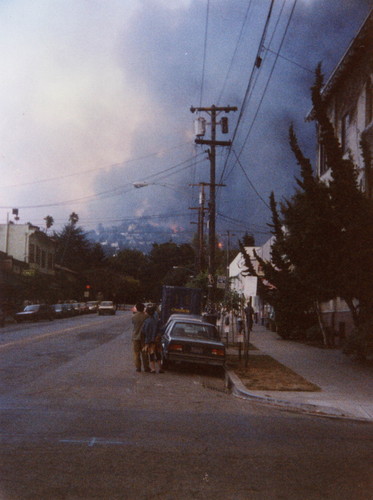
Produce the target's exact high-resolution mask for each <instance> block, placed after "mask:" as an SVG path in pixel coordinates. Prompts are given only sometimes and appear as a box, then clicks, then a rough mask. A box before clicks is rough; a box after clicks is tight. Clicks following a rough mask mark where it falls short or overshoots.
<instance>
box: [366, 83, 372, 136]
mask: <svg viewBox="0 0 373 500" xmlns="http://www.w3.org/2000/svg"><path fill="white" fill-rule="evenodd" d="M372 120H373V85H372V82H371V80H370V78H369V80H368V81H367V85H366V89H365V126H366V127H367V126H368V125H369V124H370V123H371V121H372Z"/></svg>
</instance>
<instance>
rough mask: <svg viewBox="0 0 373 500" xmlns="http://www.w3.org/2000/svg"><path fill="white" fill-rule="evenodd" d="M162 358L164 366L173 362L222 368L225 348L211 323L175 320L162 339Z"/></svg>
mask: <svg viewBox="0 0 373 500" xmlns="http://www.w3.org/2000/svg"><path fill="white" fill-rule="evenodd" d="M162 357H163V363H164V365H165V366H166V365H167V364H169V362H173V361H180V362H186V363H198V364H204V365H215V366H224V363H225V346H224V344H223V342H222V341H221V340H220V337H219V333H218V331H217V329H216V327H215V326H214V325H212V324H211V323H207V322H203V321H200V320H193V319H190V320H188V319H182V320H180V321H179V320H176V321H172V322H171V323H169V325H168V326H167V328H166V330H165V333H164V335H163V337H162Z"/></svg>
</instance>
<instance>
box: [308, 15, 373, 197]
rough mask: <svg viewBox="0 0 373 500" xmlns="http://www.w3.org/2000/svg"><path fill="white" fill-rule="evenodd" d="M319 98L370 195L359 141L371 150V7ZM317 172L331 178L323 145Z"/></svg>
mask: <svg viewBox="0 0 373 500" xmlns="http://www.w3.org/2000/svg"><path fill="white" fill-rule="evenodd" d="M322 98H323V101H324V103H325V104H326V108H327V113H328V116H329V118H330V120H331V122H332V124H333V126H334V130H335V132H336V134H337V137H338V139H339V142H340V144H341V147H342V150H343V152H344V154H345V155H346V157H347V156H348V155H351V156H352V158H353V161H354V163H355V164H356V167H357V170H358V182H359V185H360V187H361V190H362V191H364V192H366V193H367V195H368V196H370V197H372V191H373V185H372V178H371V175H370V173H369V172H366V171H365V168H364V162H363V158H362V154H361V149H360V141H361V139H364V140H365V141H366V143H367V144H368V146H369V147H370V151H371V153H372V154H373V10H371V12H370V14H369V15H368V17H367V18H366V20H365V22H364V23H363V25H362V26H361V28H360V30H359V32H358V33H357V35H356V36H355V38H354V39H353V41H352V42H351V44H350V46H349V47H348V49H347V51H346V52H345V54H344V55H343V57H342V59H341V60H340V62H339V63H338V65H337V66H336V68H335V69H334V71H333V72H332V74H331V75H330V77H329V79H328V81H327V82H326V84H325V86H324V88H323V91H322ZM317 173H318V175H319V177H320V178H321V179H322V180H324V181H325V182H328V180H329V179H330V170H329V169H328V165H327V162H326V158H325V153H324V150H323V147H322V145H319V146H318V154H317Z"/></svg>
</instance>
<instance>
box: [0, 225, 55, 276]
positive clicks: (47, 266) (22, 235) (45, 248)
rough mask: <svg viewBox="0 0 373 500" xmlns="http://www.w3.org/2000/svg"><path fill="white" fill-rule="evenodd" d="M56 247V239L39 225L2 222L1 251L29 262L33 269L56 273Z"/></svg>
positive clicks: (0, 227) (51, 273) (50, 273)
mask: <svg viewBox="0 0 373 500" xmlns="http://www.w3.org/2000/svg"><path fill="white" fill-rule="evenodd" d="M55 249H56V243H55V241H54V240H53V239H52V238H50V237H49V236H48V235H47V234H45V233H44V232H43V231H41V230H40V229H39V227H37V226H33V225H32V224H30V223H27V224H13V223H11V222H9V223H8V224H0V251H1V252H4V253H5V254H6V255H8V256H10V257H13V258H14V259H16V260H18V261H21V262H25V263H27V264H28V265H29V269H31V270H37V271H39V272H41V273H43V274H49V275H54V274H55V270H54V258H55Z"/></svg>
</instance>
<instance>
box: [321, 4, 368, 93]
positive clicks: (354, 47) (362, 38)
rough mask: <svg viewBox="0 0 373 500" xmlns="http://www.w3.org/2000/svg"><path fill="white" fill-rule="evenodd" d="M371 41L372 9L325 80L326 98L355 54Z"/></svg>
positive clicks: (362, 51)
mask: <svg viewBox="0 0 373 500" xmlns="http://www.w3.org/2000/svg"><path fill="white" fill-rule="evenodd" d="M372 42H373V9H371V11H370V12H369V14H368V16H367V17H366V19H365V21H364V22H363V24H362V25H361V28H360V29H359V31H358V33H357V35H356V36H355V38H354V39H353V40H352V42H351V43H350V45H349V47H348V48H347V50H346V52H345V53H344V55H343V57H342V59H341V60H340V61H339V63H338V64H337V66H336V67H335V69H334V71H333V72H332V74H331V75H330V77H329V79H328V81H327V82H326V84H325V86H324V88H323V91H322V95H323V97H324V98H325V99H327V98H328V97H329V95H330V93H331V92H332V91H333V89H334V88H335V87H336V85H338V83H339V81H340V80H341V78H343V76H344V74H345V73H346V71H348V70H349V67H350V65H351V64H352V63H353V61H354V60H355V58H356V56H358V55H360V54H361V53H364V52H366V49H367V47H369V45H372Z"/></svg>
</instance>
